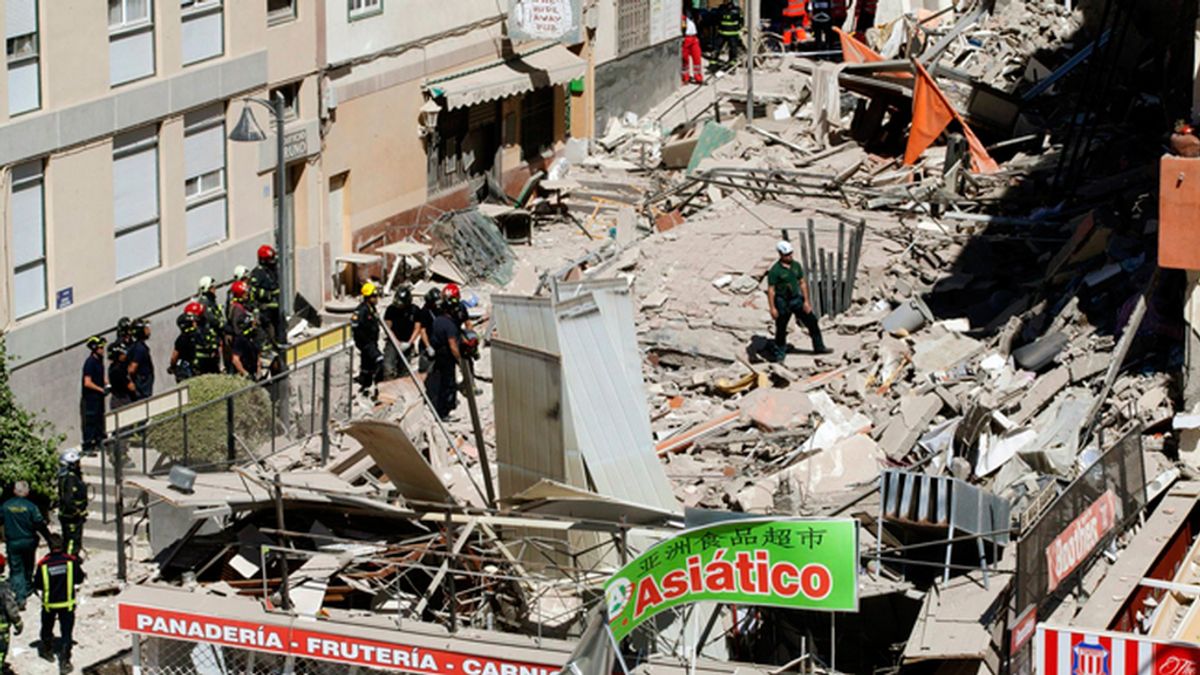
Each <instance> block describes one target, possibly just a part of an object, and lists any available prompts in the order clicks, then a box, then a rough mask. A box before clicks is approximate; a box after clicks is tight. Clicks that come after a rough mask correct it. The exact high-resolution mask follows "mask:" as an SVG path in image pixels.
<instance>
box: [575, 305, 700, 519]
mask: <svg viewBox="0 0 1200 675" xmlns="http://www.w3.org/2000/svg"><path fill="white" fill-rule="evenodd" d="M556 314H557V315H558V326H559V340H560V345H559V346H560V347H561V348H562V355H563V382H564V384H565V386H566V390H567V395H568V397H569V400H570V405H571V408H570V410H571V417H572V421H573V430H574V432H575V436H576V440H577V441H578V443H579V450H580V452H581V453H582V454H583V457H584V459H585V461H586V463H587V470H588V473H589V475H590V476H591V477H592V481H593V482H594V483H595V485H596V491H597V492H599V493H600V494H603V495H608V496H611V497H616V498H618V499H626V500H629V501H633V502H637V503H639V504H646V505H649V506H654V507H658V508H661V509H665V510H668V511H672V512H679V511H680V508H679V503H678V502H677V501H676V499H675V496H674V493H673V491H672V490H671V483H670V481H668V480H667V474H666V472H665V471H664V470H663V466H662V463H661V462H659V460H658V456H657V455H656V454H655V452H654V441H653V438H652V436H651V433H650V417H649V415H648V413H647V409H646V403H645V395H644V393H643V392H641V391H634V389H633V387H632V386H631V384H630V382H629V379H628V377H627V376H626V372H625V370H624V369H623V368H622V367H621V359H622V356H621V351H620V349H619V347H618V345H617V343H615V342H614V341H613V340H612V338H611V335H610V329H609V328H608V326H607V325H606V322H605V320H604V317H603V316H602V315H601V313H600V308H599V306H598V305H597V303H596V301H595V299H594V298H593V297H592V296H591V295H590V294H588V295H583V296H581V297H578V298H575V299H572V300H568V301H566V302H563V303H561V304H560V305H558V307H557V308H556Z"/></svg>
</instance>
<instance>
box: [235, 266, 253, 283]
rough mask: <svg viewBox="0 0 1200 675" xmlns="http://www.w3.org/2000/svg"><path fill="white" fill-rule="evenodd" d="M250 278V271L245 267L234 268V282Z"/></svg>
mask: <svg viewBox="0 0 1200 675" xmlns="http://www.w3.org/2000/svg"><path fill="white" fill-rule="evenodd" d="M249 278H250V270H249V268H247V267H246V266H245V265H238V266H237V267H235V268H233V280H234V281H240V280H242V279H249Z"/></svg>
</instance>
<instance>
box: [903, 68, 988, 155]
mask: <svg viewBox="0 0 1200 675" xmlns="http://www.w3.org/2000/svg"><path fill="white" fill-rule="evenodd" d="M913 66H914V67H916V69H917V82H916V86H915V87H914V88H913V110H912V116H913V123H912V133H911V134H910V135H909V137H908V147H907V148H906V149H905V151H904V164H905V165H906V166H907V165H911V164H913V163H914V162H916V161H917V160H918V159H919V158H920V157H921V153H923V152H925V149H926V148H928V147H929V146H930V145H932V144H933V142H934V141H936V140H937V138H938V136H941V135H942V132H943V131H945V130H946V127H947V126H949V124H950V122H952V121H957V122H958V124H959V126H961V127H962V130H963V135H965V136H966V137H967V145H968V147H969V148H970V150H971V170H972V171H975V172H976V173H995V172H997V171H999V170H1000V167H999V165H997V164H996V161H995V160H993V159H992V157H991V155H989V154H988V152H987V148H985V147H983V143H982V142H980V140H979V137H978V136H976V135H975V132H973V131H971V127H969V126H967V121H966V120H964V119H963V118H962V116H960V115H959V114H958V111H957V110H955V109H954V106H952V105H950V101H949V99H947V98H946V94H945V93H943V92H942V90H941V89H939V88H938V86H937V83H936V82H934V81H933V78H932V77H930V76H929V71H927V70H925V68H924V67H923V66H922V65H921V64H920V63H917V62H916V61H913Z"/></svg>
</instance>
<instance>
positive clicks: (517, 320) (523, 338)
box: [492, 295, 561, 354]
mask: <svg viewBox="0 0 1200 675" xmlns="http://www.w3.org/2000/svg"><path fill="white" fill-rule="evenodd" d="M492 320H493V321H495V322H496V334H495V337H498V338H500V339H502V340H505V341H507V342H510V343H513V344H518V345H521V346H523V347H530V348H532V349H540V350H542V351H544V352H549V353H551V354H560V353H561V352H560V351H559V349H558V332H557V328H556V327H555V324H554V304H553V302H552V301H551V300H550V298H535V297H526V296H520V295H493V296H492Z"/></svg>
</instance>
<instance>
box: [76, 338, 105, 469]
mask: <svg viewBox="0 0 1200 675" xmlns="http://www.w3.org/2000/svg"><path fill="white" fill-rule="evenodd" d="M107 344H108V341H107V340H105V339H104V338H103V337H101V336H99V335H93V336H92V337H90V338H88V340H87V348H88V352H89V353H88V357H87V360H86V361H84V362H83V379H82V382H83V385H82V391H81V393H80V397H79V412H80V417H81V425H80V426H81V432H82V435H83V449H84V451H85V452H96V451H97V450H99V449H100V444H101V443H103V442H104V398H105V397H106V396H107V395H108V393H109V388H108V379H107V377H106V373H105V370H104V348H105V346H106V345H107Z"/></svg>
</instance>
